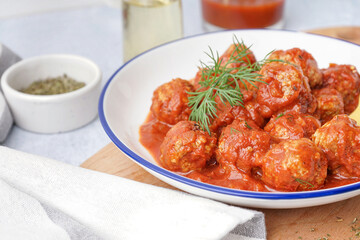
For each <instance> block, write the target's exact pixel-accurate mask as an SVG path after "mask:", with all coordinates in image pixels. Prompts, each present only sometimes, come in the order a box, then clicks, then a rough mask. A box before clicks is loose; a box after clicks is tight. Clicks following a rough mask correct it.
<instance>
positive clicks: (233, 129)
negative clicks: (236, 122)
mask: <svg viewBox="0 0 360 240" xmlns="http://www.w3.org/2000/svg"><path fill="white" fill-rule="evenodd" d="M230 133H231V135H232V134H234V133H240V131H239V130H237V129H235V128H230Z"/></svg>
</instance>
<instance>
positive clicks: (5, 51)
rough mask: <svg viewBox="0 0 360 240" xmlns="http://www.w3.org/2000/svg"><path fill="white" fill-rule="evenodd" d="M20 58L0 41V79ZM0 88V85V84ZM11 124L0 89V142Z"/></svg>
mask: <svg viewBox="0 0 360 240" xmlns="http://www.w3.org/2000/svg"><path fill="white" fill-rule="evenodd" d="M20 60H21V58H20V57H19V56H18V55H16V54H15V53H14V52H12V51H11V50H10V49H9V48H7V47H6V46H5V45H2V44H1V43H0V79H1V76H2V74H3V73H4V72H5V70H6V69H7V68H9V67H10V66H11V65H13V64H14V63H16V62H18V61H20ZM0 90H1V86H0ZM12 124H13V117H12V115H11V112H10V109H9V107H8V105H7V102H6V101H5V98H4V96H3V94H2V92H1V91H0V143H2V142H3V141H4V140H5V139H6V137H7V135H8V134H9V132H10V129H11V127H12Z"/></svg>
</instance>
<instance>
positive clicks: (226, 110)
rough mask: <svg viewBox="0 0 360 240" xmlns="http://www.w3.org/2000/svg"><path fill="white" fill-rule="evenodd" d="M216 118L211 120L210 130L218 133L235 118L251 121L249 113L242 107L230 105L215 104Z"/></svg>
mask: <svg viewBox="0 0 360 240" xmlns="http://www.w3.org/2000/svg"><path fill="white" fill-rule="evenodd" d="M217 107H218V109H217V112H216V115H217V117H216V118H214V119H213V122H212V123H211V125H210V130H211V131H213V132H216V133H218V134H219V133H220V132H221V130H222V129H223V128H224V127H226V126H227V125H229V124H231V123H232V122H233V121H234V120H235V119H236V118H244V119H251V115H250V113H249V112H248V111H247V110H246V109H245V108H244V107H242V106H233V107H232V106H231V105H230V103H228V102H226V103H222V102H220V103H218V104H217Z"/></svg>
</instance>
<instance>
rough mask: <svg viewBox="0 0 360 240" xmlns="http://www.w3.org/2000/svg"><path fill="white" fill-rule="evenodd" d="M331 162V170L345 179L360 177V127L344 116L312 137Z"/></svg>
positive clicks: (336, 118) (334, 120)
mask: <svg viewBox="0 0 360 240" xmlns="http://www.w3.org/2000/svg"><path fill="white" fill-rule="evenodd" d="M312 140H313V141H314V143H315V144H316V145H317V146H319V147H320V148H321V149H322V150H323V152H324V153H325V155H326V157H327V158H328V160H329V170H330V171H331V173H333V174H339V175H341V176H343V177H352V176H354V177H360V127H359V126H357V124H356V122H355V120H353V119H351V118H349V116H347V115H345V114H342V115H338V116H335V117H334V118H333V119H332V120H331V121H329V122H327V123H326V124H324V125H323V126H322V127H321V128H319V129H318V130H316V132H315V133H314V135H313V136H312Z"/></svg>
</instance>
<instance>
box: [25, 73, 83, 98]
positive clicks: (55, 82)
mask: <svg viewBox="0 0 360 240" xmlns="http://www.w3.org/2000/svg"><path fill="white" fill-rule="evenodd" d="M84 86H85V83H83V82H78V81H76V80H74V79H72V78H70V77H68V76H67V75H66V74H64V75H62V76H59V77H55V78H47V79H45V80H39V81H36V82H33V83H32V84H30V86H28V87H27V88H25V89H22V90H20V91H21V92H23V93H28V94H33V95H54V94H62V93H67V92H72V91H75V90H77V89H79V88H82V87H84Z"/></svg>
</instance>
